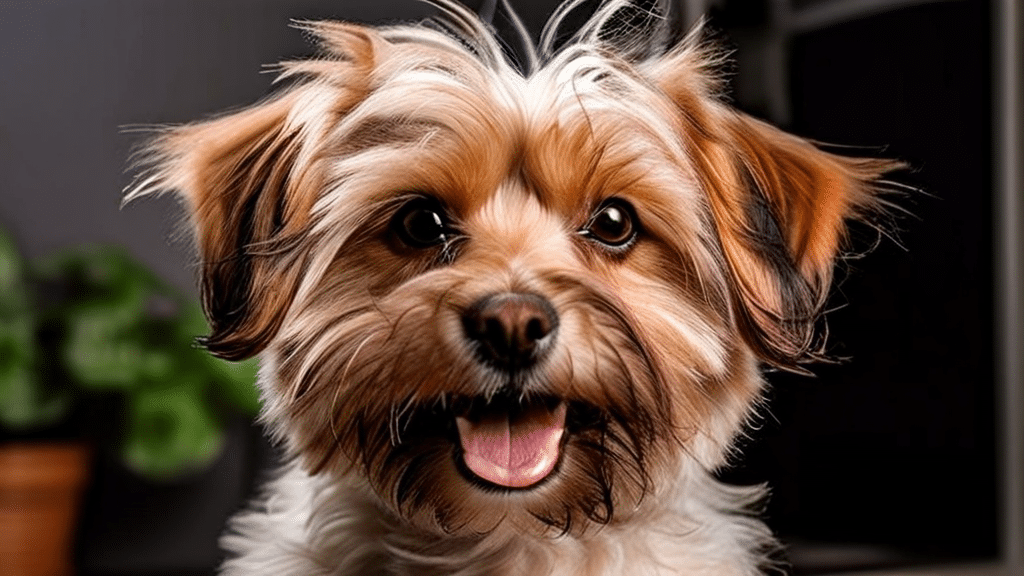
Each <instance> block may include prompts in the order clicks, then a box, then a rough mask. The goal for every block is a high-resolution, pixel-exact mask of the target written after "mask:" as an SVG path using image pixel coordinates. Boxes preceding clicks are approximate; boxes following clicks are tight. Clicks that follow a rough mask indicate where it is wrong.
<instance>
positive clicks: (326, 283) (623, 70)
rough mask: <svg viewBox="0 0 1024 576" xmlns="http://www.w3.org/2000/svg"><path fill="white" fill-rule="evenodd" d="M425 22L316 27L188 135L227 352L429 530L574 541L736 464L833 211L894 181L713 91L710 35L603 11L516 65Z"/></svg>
mask: <svg viewBox="0 0 1024 576" xmlns="http://www.w3.org/2000/svg"><path fill="white" fill-rule="evenodd" d="M444 5H445V6H446V8H445V9H446V10H448V11H449V12H451V13H452V14H454V15H456V19H457V18H463V19H466V20H467V21H468V22H469V24H465V23H463V26H464V27H465V28H466V30H463V32H462V33H463V35H464V37H465V38H468V39H469V41H470V44H473V49H472V50H471V49H469V48H467V46H466V42H460V41H457V40H455V39H453V38H452V37H450V36H448V35H445V34H442V33H440V32H435V31H432V30H428V29H424V28H408V27H402V28H392V29H385V30H373V29H368V28H362V27H356V26H349V25H343V24H335V23H331V24H315V25H310V27H309V28H310V30H311V31H312V32H313V33H315V34H316V35H317V36H318V37H319V38H320V39H321V40H322V42H323V46H324V48H325V54H324V55H323V57H322V58H319V59H316V60H312V61H306V62H298V63H290V64H287V65H285V68H284V70H285V75H286V76H292V77H295V78H296V79H297V80H296V81H295V82H294V83H293V84H292V85H291V86H290V87H289V88H287V89H285V90H283V92H282V93H281V94H279V95H277V96H275V97H274V98H273V99H271V100H269V101H267V102H265V103H262V104H260V105H258V106H255V107H253V108H251V109H249V110H246V111H242V112H238V113H235V114H233V115H230V116H226V117H223V118H220V119H216V120H212V121H209V122H205V123H200V124H195V125H190V126H185V127H181V128H176V129H173V130H171V131H168V132H167V133H165V134H164V135H162V136H161V137H159V138H158V139H157V140H156V141H155V143H154V144H153V146H152V148H150V153H151V160H152V161H153V165H154V170H153V172H152V173H151V178H150V180H149V181H147V182H145V183H144V184H143V185H142V186H141V187H140V188H139V190H140V191H141V192H145V191H148V190H155V189H174V190H177V191H179V192H181V193H182V195H183V197H184V199H185V200H186V202H187V205H188V207H189V209H190V212H191V215H192V222H193V224H194V226H195V230H196V237H197V243H198V247H199V250H200V254H201V257H202V286H203V295H204V304H205V307H206V310H207V313H208V315H209V317H210V320H211V323H212V325H213V334H211V335H210V337H209V338H208V339H207V345H208V347H209V348H210V350H211V351H212V352H214V353H216V354H218V355H220V356H223V357H226V358H231V359H238V358H243V357H247V356H251V355H253V354H257V353H261V354H262V358H263V370H262V374H261V386H262V387H263V392H264V400H265V415H264V416H265V418H266V420H267V421H268V422H269V423H270V425H271V426H272V428H273V430H274V432H275V433H276V434H277V435H278V436H279V437H280V438H282V439H284V440H285V441H286V443H287V447H288V449H289V451H290V453H291V454H293V455H294V456H296V457H297V458H299V459H300V460H301V462H302V464H303V466H304V467H305V468H306V469H307V470H308V471H309V472H310V473H316V474H332V475H337V476H338V477H339V478H340V477H342V476H346V477H348V476H349V475H351V474H359V475H361V476H362V477H363V478H364V479H365V482H366V483H367V484H368V486H369V487H371V488H372V490H373V491H374V493H376V495H377V496H378V497H379V499H380V501H381V503H382V504H383V505H384V506H386V507H387V508H388V509H390V510H391V511H392V512H393V513H394V514H395V515H397V516H399V517H401V518H404V519H405V520H407V521H409V522H411V523H413V524H415V525H417V526H420V527H423V528H427V529H431V530H440V531H443V532H447V533H455V534H472V533H481V532H487V531H491V530H496V529H502V528H505V527H508V528H510V529H515V530H532V531H534V532H538V531H541V530H543V529H550V528H552V527H553V528H554V529H556V530H558V531H574V532H575V531H581V530H585V529H586V528H587V527H588V526H591V525H593V524H594V523H598V524H603V523H608V522H615V521H617V520H621V519H625V518H628V517H629V515H630V514H633V513H634V512H635V511H636V510H637V509H638V506H639V505H640V503H641V501H642V500H643V499H644V498H650V497H652V495H654V496H655V497H656V495H657V493H658V492H659V491H660V490H664V489H667V488H668V487H670V486H671V484H672V481H673V479H674V478H675V477H676V476H677V475H678V474H679V473H680V471H681V470H682V469H683V463H684V461H691V462H696V463H697V464H698V465H700V466H703V467H705V468H714V467H716V466H719V465H720V464H721V463H722V462H723V460H724V458H725V456H726V455H727V452H728V449H729V446H730V444H731V442H732V439H733V437H734V435H735V434H737V432H738V431H739V430H740V428H741V426H742V424H743V421H744V419H745V418H746V417H747V416H748V415H749V412H750V411H751V409H752V407H753V406H754V404H755V403H756V402H757V399H758V395H759V390H760V387H761V380H760V376H759V375H758V371H757V367H758V364H759V363H768V364H771V365H774V366H777V367H781V368H787V369H795V368H796V367H797V365H798V364H799V363H801V362H803V361H806V360H809V359H813V358H814V357H815V356H816V355H817V354H818V352H819V351H820V341H819V339H817V338H816V337H815V323H816V321H817V320H818V317H819V313H820V309H821V306H822V304H823V301H824V297H825V294H826V291H827V289H828V285H829V281H830V277H831V267H832V262H833V258H834V256H835V254H836V251H837V248H838V246H839V243H840V240H841V238H842V236H843V226H844V224H843V222H844V220H845V219H847V218H850V217H856V216H858V215H860V214H862V213H864V212H865V211H866V210H869V209H871V208H873V207H874V206H875V205H876V202H877V201H876V199H875V197H874V194H873V185H872V183H873V182H875V181H876V180H877V179H878V177H879V176H880V175H881V174H882V173H883V172H884V171H886V170H888V169H890V168H892V167H893V166H892V165H891V164H887V163H884V162H879V161H864V160H852V159H847V158H841V157H837V156H833V155H830V154H827V153H824V152H822V151H819V150H817V149H816V148H814V147H813V146H811V145H809V144H807V143H806V142H804V141H801V140H799V139H797V138H794V137H791V136H789V135H786V134H784V133H782V132H780V131H777V130H775V129H773V128H771V127H768V126H767V125H764V124H762V123H760V122H758V121H755V120H753V119H750V118H748V117H745V116H743V115H741V114H739V113H737V112H735V111H733V110H731V109H729V108H728V107H726V106H725V105H723V104H722V103H721V102H719V101H718V100H717V99H716V98H715V94H714V91H715V90H716V88H717V86H716V82H715V81H714V78H713V76H712V74H711V72H710V71H709V70H708V68H709V66H711V65H712V64H714V60H715V57H714V54H713V53H712V52H709V51H707V50H705V49H702V48H700V47H699V46H697V45H696V43H694V42H693V41H689V42H685V43H683V44H682V45H680V46H678V47H675V48H673V49H671V50H668V51H666V52H663V53H659V54H657V55H655V56H645V57H639V56H635V55H632V56H631V55H630V54H627V53H624V52H617V51H616V50H615V49H614V44H613V43H608V42H606V41H605V40H603V38H604V36H602V35H601V34H602V33H601V32H600V29H601V28H602V26H603V24H592V25H591V27H592V29H590V30H589V32H587V31H586V30H585V33H584V34H583V35H581V37H580V40H579V42H578V43H576V44H574V45H571V46H569V47H567V48H565V49H563V50H561V51H560V52H559V53H558V54H556V55H554V56H551V57H549V58H547V60H546V62H545V63H544V64H543V65H541V66H538V69H537V70H535V71H534V72H533V73H532V74H530V75H528V76H526V77H524V76H523V75H520V74H518V73H516V72H514V71H513V70H512V69H511V68H510V67H509V66H508V65H507V64H506V63H505V61H504V60H503V59H502V57H501V56H500V54H498V48H497V45H496V44H494V43H493V39H491V38H490V36H488V33H487V32H486V31H484V30H483V29H482V28H478V27H477V26H478V25H477V24H474V23H473V22H474V21H473V20H472V18H471V17H470V16H469V15H468V14H466V13H464V12H462V11H461V10H460V9H459V8H457V7H456V6H448V5H447V3H444Z"/></svg>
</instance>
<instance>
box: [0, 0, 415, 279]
mask: <svg viewBox="0 0 1024 576" xmlns="http://www.w3.org/2000/svg"><path fill="white" fill-rule="evenodd" d="M425 13H426V7H425V5H423V4H420V3H417V2H414V1H413V0H378V1H374V2H366V1H362V0H360V1H352V0H347V1H346V0H290V1H287V0H260V1H255V0H219V1H206V0H144V1H140V0H88V1H86V0H79V1H73V0H66V1H58V2H30V1H24V2H22V1H14V2H3V3H0V70H2V72H3V77H2V79H0V226H3V227H4V228H6V229H8V230H10V231H11V233H12V234H13V235H14V236H15V239H16V241H17V242H18V244H19V246H21V247H22V249H23V250H24V251H25V252H26V253H27V255H29V256H39V255H43V254H49V253H52V252H54V251H56V250H60V249H62V248H67V247H69V246H75V245H78V244H81V243H86V242H112V243H117V244H122V245H125V246H128V247H129V248H130V249H131V250H132V251H133V252H134V253H135V254H136V255H137V256H138V257H140V258H141V259H143V260H144V261H145V262H147V263H149V264H150V265H151V266H152V267H153V268H155V269H156V270H157V271H158V272H159V273H160V274H161V275H162V276H164V277H165V278H167V279H168V280H170V281H172V282H173V283H174V284H176V285H178V286H180V287H182V288H185V289H188V290H191V289H192V286H193V277H192V273H191V271H190V270H189V269H188V268H187V267H186V265H187V264H188V263H189V262H190V260H191V256H190V254H189V247H188V246H187V243H186V242H181V241H179V242H176V243H174V244H173V245H172V243H171V242H170V240H171V238H172V237H173V236H174V235H175V234H174V233H175V231H176V228H177V225H176V221H177V220H178V219H179V218H176V217H175V216H174V214H176V207H175V203H174V202H173V201H171V200H170V199H160V200H151V199H150V200H144V201H140V202H136V203H134V204H132V205H130V206H128V207H126V208H125V209H123V210H121V209H119V204H120V193H121V190H122V189H123V188H124V187H125V186H126V185H127V184H128V183H129V182H130V180H131V179H130V174H129V173H127V172H126V169H127V158H128V155H129V153H130V150H131V148H132V146H133V145H136V144H137V143H138V142H139V141H140V140H141V137H140V136H139V135H138V134H131V133H126V132H125V130H126V128H128V127H131V126H138V125H153V124H164V123H177V122H186V121H189V120H195V119H198V118H201V117H203V116H204V115H209V114H212V113H215V112H217V111H220V110H223V109H225V108H229V107H238V106H242V105H245V104H248V103H250V102H252V101H254V100H256V99H258V98H259V97H260V96H262V95H264V94H266V93H267V92H268V91H269V90H270V84H271V79H272V75H270V74H266V73H263V74H261V73H260V72H261V66H262V65H264V64H269V63H275V62H277V61H279V60H281V59H284V58H289V57H294V56H298V55H302V54H306V53H308V52H309V51H310V46H309V44H308V43H307V42H306V40H305V39H304V38H303V35H302V34H301V33H300V32H298V31H297V30H294V29H292V28H290V27H289V26H288V22H289V19H291V18H298V19H308V18H325V17H335V18H344V19H348V20H364V21H372V20H379V19H383V18H396V17H411V16H418V15H422V14H425ZM179 236H180V235H179Z"/></svg>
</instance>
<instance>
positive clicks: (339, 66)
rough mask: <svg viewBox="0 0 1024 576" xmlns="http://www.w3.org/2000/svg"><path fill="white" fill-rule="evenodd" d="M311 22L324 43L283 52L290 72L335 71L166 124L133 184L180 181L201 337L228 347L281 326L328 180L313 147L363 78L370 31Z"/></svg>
mask: <svg viewBox="0 0 1024 576" xmlns="http://www.w3.org/2000/svg"><path fill="white" fill-rule="evenodd" d="M309 28H310V29H311V30H312V31H313V32H314V33H317V34H318V35H320V37H321V40H322V44H323V46H324V47H326V48H327V50H328V53H327V54H326V55H325V57H324V58H322V59H318V60H315V61H309V62H301V63H294V64H285V65H284V74H283V76H290V75H303V76H320V77H323V78H325V79H327V80H328V82H321V83H315V84H314V83H312V82H305V83H304V82H302V81H300V82H298V83H297V84H296V85H295V86H293V87H292V88H291V89H289V90H288V91H286V92H284V93H283V94H281V95H279V96H276V97H274V98H272V99H270V100H268V101H266V102H263V103H261V104H258V105H256V106H253V107H252V108H249V109H247V110H243V111H241V112H237V113H234V114H230V115H228V116H224V117H221V118H218V119H214V120H210V121H207V122H200V123H196V124H190V125H185V126H181V127H176V128H172V129H169V130H167V131H165V132H163V133H161V134H160V135H159V136H157V137H156V138H154V139H153V140H152V141H151V142H150V143H149V144H148V145H147V146H146V147H145V148H144V149H143V150H142V153H141V157H142V163H144V164H146V165H147V166H148V171H146V172H145V173H144V176H145V178H144V179H143V180H142V182H141V183H140V184H138V185H137V186H135V187H133V188H132V189H131V190H129V192H128V195H127V196H126V200H131V199H133V198H135V197H137V196H140V195H144V194H149V193H156V192H161V191H174V192H177V193H178V194H179V196H180V198H182V200H183V201H184V203H185V205H186V208H187V211H188V213H189V216H190V220H191V224H192V228H193V230H194V233H195V240H196V245H197V248H198V251H199V257H200V287H201V295H202V300H203V308H204V310H205V312H206V315H207V318H208V319H209V321H210V324H211V327H212V332H211V334H210V335H209V336H208V337H206V338H205V339H203V340H202V342H203V344H204V345H205V346H206V347H207V348H208V349H209V351H210V352H211V353H213V354H215V355H217V356H219V357H221V358H226V359H229V360H239V359H243V358H247V357H249V356H252V355H254V354H256V353H258V352H260V351H261V350H262V349H263V348H265V347H266V345H267V344H268V343H269V342H270V340H271V339H272V338H273V337H274V336H275V335H276V333H277V331H278V328H279V327H280V325H281V322H282V320H283V317H284V314H285V312H286V311H287V309H288V306H289V304H290V302H291V299H292V297H293V296H294V293H295V291H296V288H297V286H298V282H299V279H300V277H301V275H302V271H303V258H304V254H305V253H306V252H307V251H306V250H302V249H300V247H301V243H302V240H303V238H304V236H305V235H304V231H305V230H306V228H307V226H308V224H309V219H310V211H311V209H312V206H313V203H314V202H315V200H316V197H317V195H318V193H319V191H320V188H321V182H320V178H321V176H322V170H320V169H319V167H318V162H319V161H320V158H319V156H318V155H317V154H316V153H315V151H316V150H317V149H318V145H319V144H320V142H321V141H322V138H324V136H325V134H324V132H325V131H326V126H329V125H330V124H331V121H332V116H337V115H341V114H344V113H345V112H347V111H348V109H349V108H351V107H352V106H353V105H354V104H355V103H356V102H358V101H359V100H360V99H361V98H362V97H364V96H365V91H366V89H367V88H366V86H367V80H366V77H367V75H368V70H369V69H371V68H372V65H373V45H374V43H375V42H376V40H375V39H374V38H373V37H372V36H371V35H372V33H371V32H369V31H367V30H365V29H362V28H360V27H356V26H348V25H343V24H319V25H310V26H309ZM338 80H340V82H339V81H338ZM331 81H334V82H331Z"/></svg>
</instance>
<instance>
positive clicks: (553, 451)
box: [455, 404, 565, 488]
mask: <svg viewBox="0 0 1024 576" xmlns="http://www.w3.org/2000/svg"><path fill="white" fill-rule="evenodd" d="M455 423H456V424H457V425H458V428H459V440H460V441H461V442H462V450H463V453H464V454H463V460H464V461H465V463H466V466H467V467H469V469H470V470H471V471H472V472H473V473H474V474H476V475H477V476H479V477H480V478H483V479H484V480H487V481H488V482H492V483H494V484H497V485H499V486H507V487H509V488H525V487H526V486H531V485H533V484H536V483H537V482H540V481H541V480H543V479H544V478H546V477H547V476H548V474H551V471H552V470H554V468H555V464H557V463H558V452H559V442H560V441H561V439H562V432H563V431H564V430H565V404H559V405H558V407H557V408H555V409H554V411H551V410H548V409H547V408H544V407H543V406H537V407H532V408H528V409H527V410H525V411H524V412H523V413H521V414H516V415H514V417H512V418H511V419H510V418H509V414H508V413H507V412H502V413H495V414H488V415H486V416H484V417H483V418H481V419H480V420H479V421H477V422H470V421H469V420H467V419H466V418H463V417H461V416H459V417H457V418H456V419H455Z"/></svg>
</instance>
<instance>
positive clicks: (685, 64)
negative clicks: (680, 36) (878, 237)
mask: <svg viewBox="0 0 1024 576" xmlns="http://www.w3.org/2000/svg"><path fill="white" fill-rule="evenodd" d="M700 35H701V30H700V28H699V27H698V28H696V29H695V30H694V31H693V32H691V34H690V35H689V36H688V37H687V39H686V40H685V41H684V42H683V43H682V44H681V45H680V46H679V47H677V48H676V49H674V50H673V51H671V52H669V53H668V54H666V55H665V56H663V57H661V58H660V59H657V60H656V61H654V62H652V63H651V64H649V66H648V71H649V72H648V73H649V74H650V77H651V78H652V79H653V81H654V83H655V85H657V86H658V87H659V88H660V89H661V90H662V92H663V93H664V94H666V95H667V96H668V97H669V98H670V99H671V100H672V101H673V103H674V104H675V106H676V109H677V110H678V111H679V113H680V116H679V118H680V130H681V131H682V132H683V134H682V136H683V141H684V143H685V144H686V146H687V147H688V156H689V158H690V159H691V161H692V162H693V168H694V170H695V172H696V176H697V178H698V181H699V184H700V186H701V187H702V188H703V190H704V191H705V192H706V194H707V196H708V205H709V207H710V210H711V213H712V216H713V219H714V225H715V228H716V230H717V233H718V240H719V243H720V246H721V249H722V254H723V256H724V258H725V265H726V268H727V269H728V272H729V276H730V278H731V284H732V286H733V289H732V294H733V296H732V299H733V308H734V310H735V312H734V314H735V317H736V322H737V325H738V327H739V329H740V331H741V332H742V333H743V335H744V337H745V339H746V341H747V343H748V344H749V345H750V346H751V348H752V349H753V350H754V351H755V352H756V353H757V354H758V355H759V357H760V358H761V359H762V360H763V361H765V362H768V363H769V364H772V365H774V366H776V367H778V368H783V369H787V370H793V371H803V370H802V369H800V367H799V364H800V363H802V362H805V361H810V360H820V359H822V358H823V347H824V339H823V337H822V336H821V335H820V334H819V332H820V330H818V327H819V326H818V325H819V320H820V318H821V315H822V308H823V306H824V305H825V301H826V299H827V297H828V293H829V288H830V285H831V282H832V268H833V264H834V261H835V258H836V256H837V255H838V254H839V252H840V250H841V248H842V245H843V241H844V239H845V237H846V224H847V222H848V221H849V220H856V219H862V220H864V219H868V218H870V217H872V216H874V215H881V214H883V213H884V212H883V208H884V207H886V206H887V203H886V202H885V201H884V200H882V199H881V198H880V197H879V193H880V192H881V191H882V190H883V189H884V188H885V186H884V184H883V183H882V181H881V178H882V177H883V176H884V175H885V174H886V173H887V172H890V171H893V170H897V169H900V168H902V167H903V164H902V163H900V162H895V161H891V160H879V159H858V158H847V157H843V156H837V155H835V154H830V153H828V152H825V151H823V150H820V149H819V148H817V147H816V146H814V145H813V144H811V143H810V142H808V141H806V140H803V139H801V138H798V137H796V136H793V135H791V134H787V133H785V132H783V131H781V130H779V129H777V128H775V127H773V126H770V125H768V124H766V123H764V122H761V121H759V120H755V119H754V118H751V117H749V116H747V115H745V114H742V113H740V112H737V111H736V110H733V109H732V108H730V107H728V106H726V105H724V104H723V103H721V102H720V101H719V99H718V97H717V92H719V91H720V90H721V81H720V78H719V77H718V76H717V75H716V72H715V69H716V68H717V67H718V66H720V65H721V63H722V61H723V59H724V57H723V55H722V54H721V53H720V52H718V51H716V49H715V47H714V46H713V45H707V44H702V43H701V41H700Z"/></svg>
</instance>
